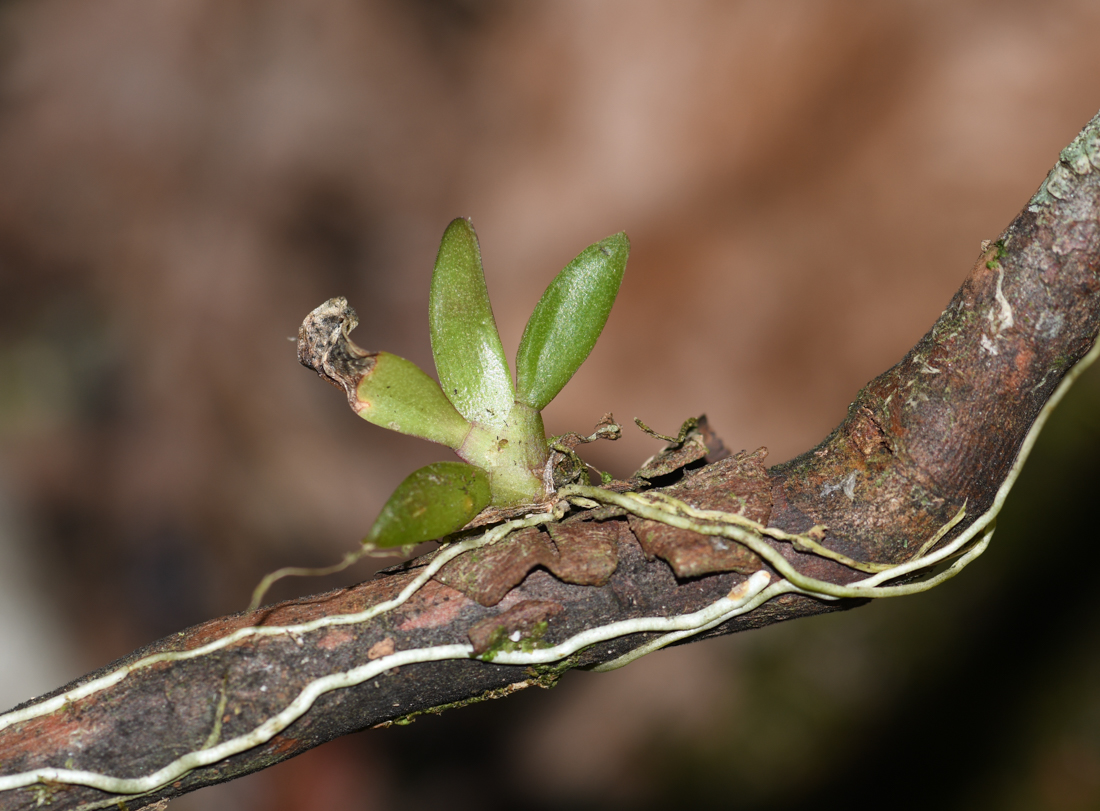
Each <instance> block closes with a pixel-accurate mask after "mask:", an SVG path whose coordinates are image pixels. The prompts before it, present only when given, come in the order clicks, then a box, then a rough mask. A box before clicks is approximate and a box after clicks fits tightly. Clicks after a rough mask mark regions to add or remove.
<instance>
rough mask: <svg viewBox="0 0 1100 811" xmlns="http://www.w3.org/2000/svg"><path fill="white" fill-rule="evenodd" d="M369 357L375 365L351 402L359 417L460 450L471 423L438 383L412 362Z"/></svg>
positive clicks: (387, 355) (385, 354) (379, 354)
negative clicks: (441, 389) (456, 408)
mask: <svg viewBox="0 0 1100 811" xmlns="http://www.w3.org/2000/svg"><path fill="white" fill-rule="evenodd" d="M372 357H373V360H374V364H373V366H371V367H370V368H369V371H368V372H367V373H366V374H365V375H363V378H362V379H361V380H360V381H359V385H358V387H357V389H356V392H355V394H356V397H355V401H353V403H352V407H353V408H354V409H355V411H356V412H357V413H358V414H359V416H360V417H362V418H363V419H365V420H367V421H368V422H373V423H374V424H375V425H381V426H382V427H383V428H389V429H390V430H391V431H399V432H400V433H402V434H411V435H412V436H417V437H420V438H421V439H427V440H431V441H432V442H439V443H441V444H443V445H446V446H447V447H449V448H457V447H459V445H461V444H462V441H463V440H464V439H465V438H466V435H467V434H468V433H469V431H470V424H469V423H468V422H466V420H465V419H464V418H463V417H462V415H461V414H459V413H458V412H457V411H456V410H455V407H454V406H453V405H451V401H450V400H448V399H447V398H446V397H444V396H443V392H442V391H440V388H439V384H438V383H436V382H435V381H434V380H432V379H431V378H430V377H429V376H428V375H427V374H426V373H425V372H424V370H423V369H421V368H420V367H419V366H417V365H416V364H415V363H413V362H412V361H411V360H405V358H402V357H400V356H398V355H393V354H391V353H389V352H377V353H374V354H373V356H372Z"/></svg>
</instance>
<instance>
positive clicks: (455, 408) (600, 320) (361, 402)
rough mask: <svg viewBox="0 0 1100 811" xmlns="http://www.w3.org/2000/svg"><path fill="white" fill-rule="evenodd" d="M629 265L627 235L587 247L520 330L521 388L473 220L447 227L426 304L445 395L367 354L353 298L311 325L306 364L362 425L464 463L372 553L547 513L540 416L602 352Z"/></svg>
mask: <svg viewBox="0 0 1100 811" xmlns="http://www.w3.org/2000/svg"><path fill="white" fill-rule="evenodd" d="M629 253H630V242H629V240H628V239H627V237H626V234H625V233H621V232H620V233H618V234H614V235H612V236H610V237H607V238H606V239H604V240H601V241H600V242H597V243H594V244H593V245H590V246H588V247H587V248H585V249H584V250H583V251H581V253H580V254H579V255H578V256H577V257H576V258H575V259H574V260H573V261H572V262H570V263H569V264H568V265H566V266H565V268H564V269H563V270H562V271H561V272H560V273H559V274H558V275H557V277H556V278H555V279H554V280H553V281H552V282H551V283H550V286H549V287H547V289H546V291H545V292H544V293H543V295H542V298H541V299H539V302H538V304H537V305H536V306H535V311H534V313H532V315H531V318H530V320H529V321H528V322H527V326H526V328H525V329H524V331H523V338H522V339H521V341H520V346H519V351H518V353H517V356H516V371H517V374H516V380H515V383H514V384H513V381H512V372H511V370H510V369H509V367H508V361H507V359H506V358H505V355H504V348H503V346H502V344H501V340H500V335H499V333H498V332H497V326H496V320H495V319H494V317H493V310H492V306H491V305H490V303H489V293H488V290H487V288H486V285H485V274H484V270H483V267H482V262H481V249H480V246H479V244H478V239H477V234H476V233H475V232H474V228H473V225H471V224H470V222H469V220H467V219H464V218H461V217H460V218H458V219H456V220H454V221H452V222H451V223H450V225H448V226H447V229H446V230H445V231H444V233H443V240H442V242H441V244H440V246H439V253H438V255H437V256H436V261H435V269H434V271H433V273H432V282H431V292H430V296H429V302H428V313H429V327H430V330H431V340H432V355H433V357H434V359H435V366H436V373H437V375H438V377H439V383H438V384H437V383H436V382H435V381H434V380H433V379H432V378H431V377H429V376H428V375H427V374H426V373H424V372H423V371H422V370H421V369H420V368H419V367H417V366H416V364H414V363H412V362H411V361H408V360H405V359H404V358H400V357H398V356H397V355H392V354H390V353H388V352H368V351H366V350H364V349H361V348H360V347H358V346H356V345H355V344H354V343H353V342H352V340H351V338H350V337H349V333H350V332H351V331H352V330H353V329H354V328H355V326H356V325H357V324H358V319H357V317H356V315H355V312H354V311H353V310H352V309H351V308H350V307H349V306H348V304H347V301H346V300H345V299H343V298H334V299H330V300H329V301H326V302H325V303H324V304H322V305H321V306H320V307H318V308H317V309H315V310H314V311H313V312H311V313H310V314H309V315H308V316H307V317H306V319H305V321H304V322H303V323H302V326H301V329H300V330H299V331H298V358H299V360H300V361H301V362H302V364H303V365H305V366H308V367H310V368H311V369H314V370H315V371H316V372H317V373H318V374H319V375H320V376H321V377H323V378H325V379H327V380H328V381H329V382H331V383H333V384H334V385H336V386H337V387H338V388H341V389H343V390H344V391H345V392H346V393H347V396H348V401H349V403H350V404H351V407H352V408H353V409H354V410H355V412H356V413H357V414H359V416H361V417H363V419H365V420H367V421H368V422H373V423H375V424H376V425H380V426H382V427H383V428H389V429H391V430H394V431H400V432H401V433H405V434H410V435H412V436H417V437H420V438H422V439H427V440H430V441H432V442H438V443H440V444H443V445H446V446H447V447H449V448H451V449H453V450H454V451H455V453H457V454H458V456H459V458H460V459H462V460H463V461H462V462H445V463H437V464H436V465H429V466H428V467H426V468H422V469H420V470H418V471H416V472H414V473H413V474H412V475H410V476H409V477H408V478H407V479H406V480H405V481H404V482H402V484H401V485H400V486H399V487H398V489H397V491H396V492H394V494H393V495H392V496H391V497H390V499H389V501H387V503H386V505H385V506H384V507H383V508H382V512H381V514H380V515H379V517H378V519H377V521H376V522H375V524H374V526H373V527H372V528H371V531H370V533H369V534H368V535H367V537H366V538H365V539H364V541H363V543H364V545H365V547H367V548H370V549H381V548H389V547H396V546H410V545H412V544H415V543H419V542H421V541H427V540H433V539H435V538H439V537H442V536H444V535H447V534H450V533H453V532H455V531H457V530H459V529H461V528H462V527H463V526H465V525H466V524H467V523H468V522H469V521H470V520H471V519H472V518H473V517H474V516H476V515H477V514H478V513H479V512H480V511H481V510H482V509H483V508H485V507H486V506H493V507H501V508H511V507H516V506H519V505H523V504H539V503H544V502H546V501H547V500H548V499H549V498H550V497H551V496H552V494H553V489H554V480H553V476H552V475H548V474H547V471H548V470H549V467H548V465H549V462H550V459H551V453H552V449H551V447H550V445H551V443H550V442H548V440H547V437H546V432H545V430H544V428H543V424H542V415H541V412H542V410H543V409H544V408H546V406H547V405H548V404H549V403H550V401H551V400H553V399H554V397H556V396H557V394H558V393H559V392H560V391H561V390H562V388H563V387H564V386H565V384H566V383H567V382H569V379H570V378H571V377H572V376H573V374H574V373H575V372H576V371H577V369H578V368H580V365H581V364H582V363H583V362H584V361H585V359H586V358H587V357H588V355H589V353H590V352H591V351H592V348H593V347H594V346H595V344H596V340H597V339H598V338H599V336H600V333H601V332H602V331H603V328H604V325H605V324H606V323H607V318H608V315H609V314H610V312H611V307H612V305H613V304H614V302H615V297H616V296H617V295H618V292H619V286H620V285H621V283H622V278H623V272H624V270H625V269H626V261H627V257H628V255H629Z"/></svg>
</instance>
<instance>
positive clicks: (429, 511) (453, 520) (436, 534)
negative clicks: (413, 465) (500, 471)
mask: <svg viewBox="0 0 1100 811" xmlns="http://www.w3.org/2000/svg"><path fill="white" fill-rule="evenodd" d="M489 499H490V491H489V476H488V474H486V472H485V471H484V470H481V469H480V468H476V467H474V466H473V465H467V464H465V463H463V462H435V463H433V464H430V465H426V466H425V467H422V468H420V469H419V470H416V471H413V472H412V473H411V474H409V476H408V478H406V479H405V480H404V481H403V482H401V484H400V485H398V487H397V489H396V490H394V491H393V495H391V496H390V498H389V500H388V501H387V502H386V504H385V506H384V507H382V512H381V513H380V514H379V516H378V519H377V520H376V521H375V522H374V526H373V527H371V531H370V534H368V535H367V537H366V538H364V539H363V544H364V545H365V546H367V547H370V548H372V549H386V548H390V547H395V546H409V545H411V544H417V543H423V542H424V541H432V540H435V539H436V538H442V537H443V536H444V535H448V534H450V533H452V532H455V531H457V530H459V529H462V527H464V526H465V525H466V524H467V523H468V522H469V521H470V519H471V518H473V517H474V516H475V515H477V514H478V513H479V512H481V511H482V510H483V509H485V507H487V506H488V505H489Z"/></svg>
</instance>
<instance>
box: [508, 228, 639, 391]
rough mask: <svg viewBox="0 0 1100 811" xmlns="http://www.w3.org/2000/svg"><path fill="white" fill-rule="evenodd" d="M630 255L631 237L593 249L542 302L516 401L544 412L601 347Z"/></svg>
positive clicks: (527, 341)
mask: <svg viewBox="0 0 1100 811" xmlns="http://www.w3.org/2000/svg"><path fill="white" fill-rule="evenodd" d="M629 254H630V240H628V239H627V238H626V234H625V233H622V232H620V233H618V234H615V235H614V236H610V237H608V238H607V239H605V240H603V241H601V242H597V243H596V244H595V245H589V246H588V247H587V248H585V249H584V250H583V251H581V253H580V255H579V256H578V257H577V258H576V259H574V260H573V261H572V262H570V263H569V264H568V265H566V266H565V269H564V270H562V272H561V273H559V274H558V275H557V278H555V279H554V281H553V282H551V283H550V286H549V287H547V288H546V292H545V293H543V294H542V298H541V299H539V303H538V305H537V306H536V307H535V311H534V312H533V313H532V314H531V320H529V321H528V322H527V327H526V328H525V329H524V330H523V339H522V340H521V341H520V344H519V353H518V354H517V355H516V400H517V401H519V402H521V403H525V404H526V405H528V406H530V407H531V408H534V409H535V410H536V411H542V409H544V408H546V406H547V404H548V403H549V402H550V401H551V400H553V399H554V398H555V397H556V396H557V394H558V392H559V391H561V390H562V387H563V386H564V385H565V384H566V383H568V382H569V378H571V377H572V376H573V374H574V373H575V372H576V371H577V369H579V368H580V365H581V364H582V363H584V359H585V358H587V357H588V354H589V353H590V352H591V351H592V347H594V346H595V345H596V339H597V338H599V337H600V333H601V332H602V331H603V327H604V324H606V323H607V316H608V315H609V314H610V312H611V305H612V304H614V303H615V296H616V295H618V292H619V285H620V283H621V282H622V280H623V271H624V270H626V259H627V256H629Z"/></svg>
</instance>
